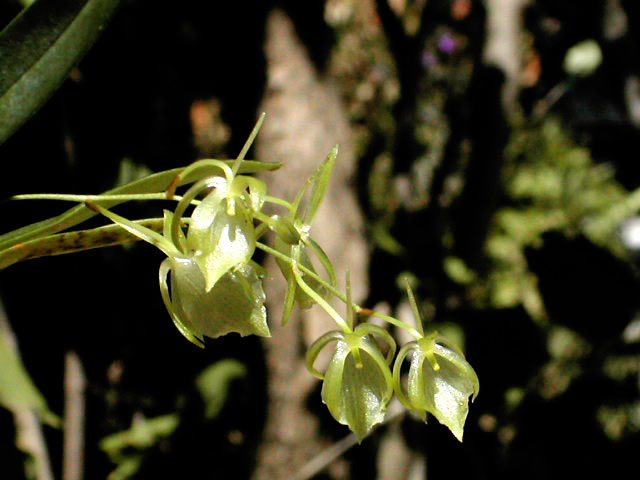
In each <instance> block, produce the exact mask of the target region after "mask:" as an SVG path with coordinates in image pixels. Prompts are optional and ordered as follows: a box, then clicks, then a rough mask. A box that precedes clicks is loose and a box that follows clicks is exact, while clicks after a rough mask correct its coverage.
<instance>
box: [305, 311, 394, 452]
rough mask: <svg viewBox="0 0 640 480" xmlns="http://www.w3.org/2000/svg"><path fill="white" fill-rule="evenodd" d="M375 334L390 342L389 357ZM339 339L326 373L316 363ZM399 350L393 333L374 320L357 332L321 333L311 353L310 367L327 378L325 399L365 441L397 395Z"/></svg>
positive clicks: (329, 406)
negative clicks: (393, 368) (393, 367)
mask: <svg viewBox="0 0 640 480" xmlns="http://www.w3.org/2000/svg"><path fill="white" fill-rule="evenodd" d="M374 336H379V337H382V338H383V339H384V340H385V341H386V342H387V343H388V344H389V347H390V348H389V354H388V355H387V358H386V359H385V357H384V356H383V355H382V353H381V351H380V347H379V346H378V343H377V341H376V340H375V339H374ZM333 341H335V342H336V346H335V350H334V352H333V355H332V357H331V361H330V363H329V367H328V368H327V371H326V373H325V374H321V373H320V372H318V371H317V370H316V369H315V368H314V366H313V364H314V362H315V360H316V358H317V356H318V354H319V353H320V351H321V350H322V349H323V348H324V347H325V346H326V345H327V344H329V343H330V342H333ZM394 354H395V342H394V341H393V338H392V337H391V335H389V333H388V332H387V331H386V330H384V329H382V328H380V327H378V326H376V325H372V324H366V323H365V324H361V325H359V326H358V327H357V328H356V329H355V330H354V331H353V332H351V333H346V332H343V331H339V330H334V331H331V332H329V333H326V334H325V335H323V336H322V337H320V338H319V339H318V340H316V342H314V344H313V345H312V346H311V347H310V349H309V352H308V353H307V368H308V369H309V371H310V372H311V373H312V374H314V375H315V376H317V377H318V378H320V379H322V380H323V384H322V401H323V402H324V403H325V404H326V405H327V407H328V408H329V411H330V412H331V415H333V417H334V418H335V419H336V420H337V421H338V422H340V423H342V424H343V425H347V426H348V427H349V428H350V429H351V431H353V432H354V433H355V434H356V436H357V437H358V441H360V442H361V441H362V440H363V439H364V438H365V437H366V436H367V435H369V433H371V431H372V430H373V427H374V426H375V425H377V424H379V423H382V422H383V421H384V416H385V412H386V409H387V405H388V403H389V401H390V400H391V397H392V396H393V383H392V376H391V372H390V370H389V363H390V362H391V359H392V358H393V355H394Z"/></svg>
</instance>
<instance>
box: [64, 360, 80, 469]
mask: <svg viewBox="0 0 640 480" xmlns="http://www.w3.org/2000/svg"><path fill="white" fill-rule="evenodd" d="M85 385H86V379H85V376H84V370H83V368H82V362H81V361H80V357H78V355H77V354H76V353H75V352H71V351H70V352H67V354H66V355H65V359H64V396H65V403H64V452H63V470H62V479H63V480H82V474H83V470H84V422H85V398H84V389H85Z"/></svg>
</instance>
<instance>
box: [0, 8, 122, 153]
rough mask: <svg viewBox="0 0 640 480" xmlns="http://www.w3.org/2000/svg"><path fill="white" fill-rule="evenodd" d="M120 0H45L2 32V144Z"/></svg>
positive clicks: (66, 70)
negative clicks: (61, 0) (60, 0)
mask: <svg viewBox="0 0 640 480" xmlns="http://www.w3.org/2000/svg"><path fill="white" fill-rule="evenodd" d="M119 4H120V2H119V1H118V0H67V1H64V2H52V1H47V0H39V1H37V2H35V3H34V4H33V5H31V6H30V7H29V8H27V9H25V10H23V11H22V12H21V13H20V15H18V16H17V17H16V18H15V19H14V20H13V21H12V22H11V23H10V24H9V25H8V26H7V27H6V28H5V29H4V30H3V31H2V32H1V33H0V112H2V114H0V144H2V143H3V142H4V141H5V140H6V139H7V138H9V137H10V136H11V135H12V134H13V133H14V132H15V131H16V130H17V129H18V128H20V126H22V124H24V123H25V122H26V121H27V120H28V119H29V118H30V117H31V116H32V115H33V114H34V113H35V112H36V111H37V110H38V109H39V108H40V107H41V106H42V105H44V103H45V102H46V101H47V100H48V99H49V97H50V96H51V95H52V94H53V93H54V92H55V91H56V90H57V89H58V87H59V86H60V85H61V84H62V82H63V81H64V80H65V78H67V75H68V74H69V72H70V71H71V69H72V68H73V67H74V65H76V64H77V63H78V62H79V61H80V59H81V58H82V57H83V56H84V55H85V53H86V52H87V51H88V50H89V48H90V47H91V46H92V45H93V43H94V42H95V41H96V40H97V39H98V37H99V36H100V34H101V33H102V31H103V30H104V28H105V27H106V25H107V23H108V21H109V19H110V18H111V16H112V15H113V14H114V12H115V11H116V9H117V7H118V5H119Z"/></svg>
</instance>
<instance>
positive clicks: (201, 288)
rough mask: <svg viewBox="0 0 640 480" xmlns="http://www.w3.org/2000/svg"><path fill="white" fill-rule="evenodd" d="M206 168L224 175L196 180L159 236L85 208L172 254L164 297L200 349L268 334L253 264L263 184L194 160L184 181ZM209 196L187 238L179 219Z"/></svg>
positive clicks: (163, 274)
mask: <svg viewBox="0 0 640 480" xmlns="http://www.w3.org/2000/svg"><path fill="white" fill-rule="evenodd" d="M203 163H207V164H210V165H211V166H217V167H219V168H220V170H221V173H223V175H219V176H212V177H208V178H205V179H202V180H200V181H198V182H196V183H195V184H194V185H193V186H192V187H191V188H189V190H187V192H186V193H185V194H184V196H183V197H182V198H181V199H180V201H179V202H178V205H177V206H176V210H175V212H174V213H173V214H172V213H170V212H168V211H165V216H164V231H163V234H162V235H160V234H159V233H156V232H154V231H152V230H150V229H147V228H145V227H142V226H141V225H139V224H137V223H134V222H131V221H130V220H127V219H125V218H124V217H121V216H119V215H117V214H115V213H113V212H111V211H109V210H107V209H105V208H103V207H101V206H99V205H97V204H93V203H91V202H87V204H88V205H89V206H90V207H91V208H93V209H94V210H96V211H98V212H99V213H102V214H103V215H105V216H107V217H108V218H110V219H111V220H112V221H113V222H115V223H117V224H118V225H120V226H121V227H122V228H124V229H125V230H127V231H129V232H130V233H132V234H133V235H135V236H137V237H138V238H140V239H142V240H145V241H147V242H149V243H151V244H153V245H155V246H156V247H158V248H159V249H160V250H162V251H163V252H164V253H165V254H166V255H167V257H168V258H167V259H165V260H164V261H163V263H162V265H161V267H160V276H159V278H160V290H161V293H162V298H163V300H164V303H165V306H166V307H167V310H168V311H169V314H170V315H171V318H172V319H173V321H174V323H175V325H176V327H177V328H178V330H179V331H180V332H181V333H182V334H183V335H184V336H185V337H186V338H187V339H189V340H190V341H191V342H193V343H195V344H196V345H198V346H203V338H204V336H207V337H211V338H215V337H219V336H221V335H225V334H227V333H230V332H237V333H239V334H240V335H242V336H244V335H249V334H255V335H260V336H270V333H269V327H268V325H267V322H266V309H265V307H264V301H265V294H264V291H263V288H262V281H261V279H260V275H259V274H258V272H259V271H261V270H262V269H261V268H260V267H259V266H257V265H256V264H255V263H253V262H252V261H251V257H252V256H253V253H254V251H255V247H256V235H255V229H254V226H253V215H254V214H255V213H256V212H259V210H260V209H261V208H262V204H263V202H264V197H265V195H266V190H267V189H266V184H265V183H264V182H263V181H261V180H258V179H256V178H253V177H247V176H244V175H235V173H234V172H233V170H232V169H231V168H230V167H229V166H228V165H227V164H226V163H224V162H221V161H218V160H202V161H200V162H196V163H194V164H193V165H192V166H190V167H187V168H186V169H185V170H184V171H183V175H185V176H186V175H188V174H189V173H190V170H193V169H196V168H200V167H201V166H202V164H203ZM209 190H210V191H209ZM204 191H209V193H207V194H206V196H205V197H204V198H203V199H202V200H201V201H200V202H199V203H198V204H197V206H196V207H195V209H194V210H193V213H192V216H191V219H190V221H189V227H188V232H187V234H186V235H185V233H184V231H183V228H182V224H183V222H184V220H183V217H182V216H183V214H184V213H185V211H186V209H187V208H188V207H189V205H192V204H193V203H194V202H196V200H195V199H196V197H197V196H198V195H200V194H201V193H202V192H204ZM169 274H171V282H170V285H171V291H169V286H168V284H167V278H168V277H169Z"/></svg>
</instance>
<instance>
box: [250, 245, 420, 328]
mask: <svg viewBox="0 0 640 480" xmlns="http://www.w3.org/2000/svg"><path fill="white" fill-rule="evenodd" d="M256 247H257V248H259V249H260V250H262V251H263V252H265V253H268V254H269V255H273V256H274V257H276V258H278V259H280V260H282V261H283V262H286V263H288V264H289V265H291V266H292V267H293V265H295V267H296V269H297V270H299V271H301V272H303V273H304V274H305V275H308V276H309V277H311V278H312V279H314V280H315V281H316V282H318V283H319V284H320V285H322V286H323V287H324V288H326V289H327V290H328V291H330V292H331V293H332V294H334V295H335V296H336V297H338V298H339V299H340V300H341V301H342V302H343V303H345V304H346V305H348V300H347V297H346V295H345V294H344V293H342V292H341V291H340V290H338V289H337V288H336V287H334V286H333V285H331V284H330V283H329V282H327V281H326V280H325V279H324V278H322V277H321V276H319V275H318V274H317V273H315V272H314V271H312V270H310V269H308V268H307V267H305V266H304V265H302V264H300V263H298V262H295V261H294V260H293V259H292V258H290V257H289V256H287V255H285V254H283V253H281V252H279V251H277V250H276V249H274V248H271V247H269V246H268V245H265V244H264V243H262V242H256ZM300 287H301V288H302V285H301V286H300ZM307 287H308V288H311V287H309V286H308V285H307ZM303 290H304V289H303ZM312 291H313V289H312ZM305 293H308V292H306V290H305ZM314 293H315V291H314ZM316 295H317V293H316ZM309 296H310V297H311V298H313V299H314V300H316V298H315V297H314V296H312V295H309ZM323 301H324V300H323ZM318 303H319V302H318ZM325 303H326V302H325ZM352 308H353V309H354V310H355V311H356V313H359V314H361V315H366V316H369V317H376V318H379V319H381V320H384V321H385V322H387V323H390V324H392V325H395V326H396V327H399V328H402V329H403V330H406V331H407V332H408V333H409V334H410V335H411V336H412V337H414V338H416V339H420V338H422V336H423V335H421V334H420V332H419V331H418V330H416V329H415V328H413V327H412V326H411V325H409V324H407V323H405V322H403V321H402V320H398V319H397V318H394V317H391V316H389V315H385V314H384V313H379V312H376V311H374V310H371V309H369V308H364V307H361V306H360V305H357V304H355V303H353V304H352ZM327 313H328V312H327ZM341 320H342V318H341Z"/></svg>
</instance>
